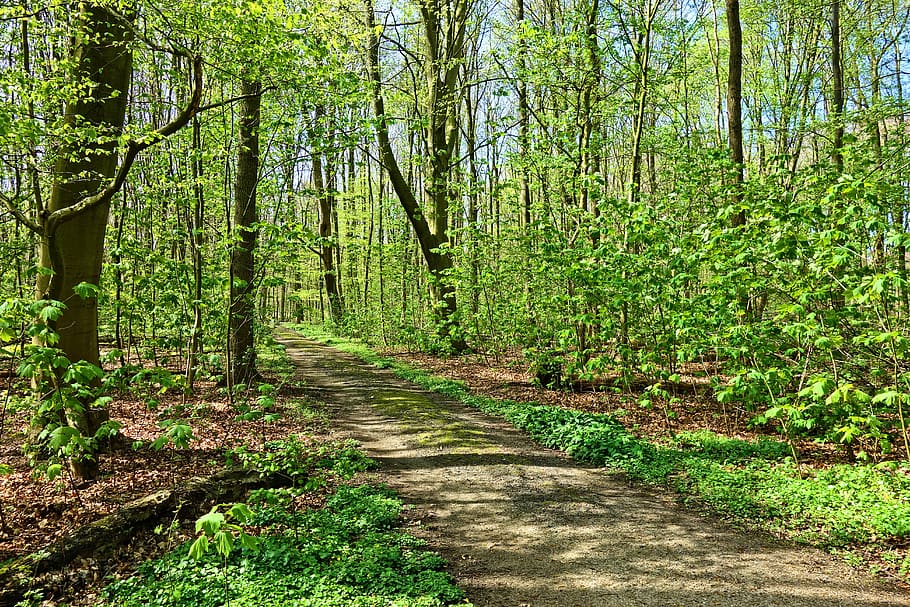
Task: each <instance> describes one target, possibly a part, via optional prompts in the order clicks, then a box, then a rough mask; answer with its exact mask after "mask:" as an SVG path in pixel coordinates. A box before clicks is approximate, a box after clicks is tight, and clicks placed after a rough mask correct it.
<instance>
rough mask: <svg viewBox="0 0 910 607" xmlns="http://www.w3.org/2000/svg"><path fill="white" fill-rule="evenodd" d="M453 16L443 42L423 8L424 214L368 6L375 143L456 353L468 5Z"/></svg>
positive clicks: (462, 0)
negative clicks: (393, 119) (458, 169)
mask: <svg viewBox="0 0 910 607" xmlns="http://www.w3.org/2000/svg"><path fill="white" fill-rule="evenodd" d="M454 4H455V5H454V7H453V13H454V14H452V15H451V17H450V21H449V22H448V24H447V25H448V28H449V29H450V30H451V31H450V32H449V34H450V36H449V37H448V38H447V39H446V40H441V39H440V37H439V36H440V33H441V32H442V31H443V30H444V29H445V28H443V27H442V23H441V22H440V15H441V12H440V7H439V5H438V3H437V2H429V3H427V4H425V5H421V20H422V22H423V32H424V36H425V48H426V51H427V54H428V56H427V58H426V59H425V63H424V71H425V75H426V78H427V86H428V87H429V94H428V101H427V108H428V109H427V112H426V114H427V115H426V117H425V118H426V121H427V126H426V131H425V143H426V146H427V150H428V153H427V155H428V159H427V163H428V165H429V170H428V172H427V178H426V180H425V182H424V192H425V196H424V202H425V207H426V208H425V209H424V208H422V207H421V204H420V203H419V202H418V200H417V197H416V196H415V194H414V190H413V189H412V187H411V185H410V184H409V183H408V182H407V181H406V180H405V178H404V176H403V175H402V174H401V169H400V168H399V165H398V161H397V160H396V159H395V154H394V151H393V150H392V143H391V140H390V138H389V131H388V125H387V123H386V113H385V100H384V98H383V95H382V88H381V77H380V68H379V40H378V37H377V35H376V27H375V23H374V17H373V7H372V4H371V3H370V2H369V1H368V2H367V4H366V11H365V12H366V31H367V35H368V36H369V38H368V47H369V48H368V52H367V66H366V68H367V78H368V80H369V82H370V84H371V85H372V87H373V112H374V114H375V116H376V119H377V125H376V139H377V142H378V144H379V158H380V162H381V163H382V166H383V168H384V169H385V170H386V172H387V173H388V176H389V181H391V183H392V187H393V188H394V189H395V193H396V194H397V195H398V199H399V201H400V202H401V205H402V207H403V209H404V211H405V215H406V216H407V218H408V221H409V222H410V224H411V226H412V227H413V229H414V233H415V235H416V237H417V243H418V245H419V247H420V252H421V253H422V255H423V259H424V261H425V262H426V264H427V269H428V270H429V273H430V281H429V282H430V293H431V296H432V299H433V302H434V305H433V311H434V316H435V319H436V325H437V330H438V332H439V334H440V336H442V337H443V338H445V339H447V340H449V341H450V344H451V346H452V347H453V348H454V349H455V350H456V351H461V350H464V349H465V347H466V345H465V343H464V341H463V338H462V337H460V335H459V331H458V330H457V316H456V314H457V304H456V299H455V287H454V286H453V285H452V283H451V279H450V277H449V274H450V270H451V269H452V267H453V259H452V254H451V252H450V251H449V250H448V248H447V247H446V246H445V245H448V244H449V237H448V228H449V225H448V220H449V199H450V195H451V188H450V185H449V170H450V166H449V165H450V163H451V159H452V156H453V152H454V149H455V143H456V141H457V137H458V123H457V121H456V114H457V112H456V109H457V97H456V94H455V93H456V87H457V85H458V76H459V73H460V71H461V69H462V59H463V58H464V35H465V24H466V18H467V6H468V5H467V2H466V0H455V3H454Z"/></svg>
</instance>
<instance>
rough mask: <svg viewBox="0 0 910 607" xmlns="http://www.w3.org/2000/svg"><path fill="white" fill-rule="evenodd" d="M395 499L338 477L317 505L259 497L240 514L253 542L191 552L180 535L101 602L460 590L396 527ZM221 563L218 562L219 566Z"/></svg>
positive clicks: (449, 596) (438, 596)
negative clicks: (262, 502)
mask: <svg viewBox="0 0 910 607" xmlns="http://www.w3.org/2000/svg"><path fill="white" fill-rule="evenodd" d="M401 509H402V504H401V501H400V500H399V499H398V498H397V497H395V495H394V494H393V493H392V492H391V491H389V490H388V489H384V488H381V487H371V486H366V485H365V486H360V487H352V486H348V485H343V486H341V487H339V488H338V490H337V492H336V493H335V494H334V495H333V496H331V497H330V498H329V499H328V501H327V503H326V505H325V507H324V508H322V509H319V510H308V511H303V512H295V511H293V510H292V509H290V508H289V507H288V505H287V504H285V503H279V504H276V505H267V506H265V507H263V508H261V509H259V510H257V511H255V514H254V515H253V516H252V518H251V519H250V520H249V521H248V523H249V524H250V525H253V526H261V529H262V534H261V535H260V537H259V541H258V543H257V546H256V548H255V549H253V550H250V549H246V548H240V549H239V550H235V551H233V552H232V553H231V555H230V557H229V558H228V559H227V563H226V565H225V564H222V562H221V561H220V559H219V558H218V556H217V555H215V554H212V555H207V556H206V557H204V558H203V559H202V560H199V561H196V560H193V559H192V558H189V555H188V552H189V548H190V544H189V543H187V544H185V545H183V546H182V547H180V548H179V549H177V550H176V551H174V552H172V553H170V554H168V555H166V556H165V557H163V558H161V559H157V560H154V561H150V562H148V563H145V564H144V565H142V566H140V568H139V570H138V571H137V573H136V575H135V576H133V577H131V578H129V579H126V580H122V581H118V582H115V583H114V584H111V585H110V586H108V588H107V589H106V591H105V597H106V603H105V604H106V605H117V606H119V607H140V606H142V607H146V606H150V605H155V606H160V607H170V606H174V607H178V606H179V607H183V606H187V607H189V606H193V607H221V606H222V605H225V604H227V603H226V597H225V593H224V590H223V588H221V587H220V586H219V584H218V583H216V582H213V580H216V579H218V578H219V577H220V576H221V575H225V576H226V577H227V579H229V581H230V598H229V600H230V601H231V604H234V605H256V606H258V607H270V606H275V607H279V606H280V607H311V606H313V607H315V606H319V607H349V606H351V607H380V606H382V607H438V606H442V605H448V604H452V603H454V602H457V601H459V600H461V599H462V597H463V594H462V591H461V590H460V589H459V588H457V587H456V586H455V585H454V584H453V583H452V581H451V579H450V577H449V576H448V574H446V573H445V572H444V571H442V567H443V565H444V564H445V563H444V561H443V560H442V559H441V558H440V557H439V556H437V555H436V554H434V553H432V552H428V551H426V550H425V549H424V544H423V541H422V540H419V539H417V538H414V537H412V536H409V535H407V534H405V533H402V532H401V531H400V530H398V529H397V528H396V527H397V522H398V516H399V514H400V512H401ZM222 567H224V572H223V573H222Z"/></svg>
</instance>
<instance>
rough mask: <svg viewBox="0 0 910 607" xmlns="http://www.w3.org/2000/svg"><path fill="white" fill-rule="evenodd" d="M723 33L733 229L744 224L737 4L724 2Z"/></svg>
mask: <svg viewBox="0 0 910 607" xmlns="http://www.w3.org/2000/svg"><path fill="white" fill-rule="evenodd" d="M727 32H728V35H729V37H730V58H729V64H728V75H727V136H728V138H729V145H730V160H731V161H732V162H733V165H734V166H733V171H734V173H733V184H732V186H733V194H732V196H731V202H732V204H733V216H732V218H731V223H732V225H733V226H734V227H738V226H743V225H745V224H746V212H745V210H743V208H742V202H743V181H744V179H745V173H744V168H743V161H744V154H743V110H742V105H743V94H742V82H743V30H742V24H741V22H740V18H739V0H727Z"/></svg>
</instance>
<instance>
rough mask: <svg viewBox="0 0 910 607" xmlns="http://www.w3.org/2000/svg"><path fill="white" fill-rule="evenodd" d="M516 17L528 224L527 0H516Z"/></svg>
mask: <svg viewBox="0 0 910 607" xmlns="http://www.w3.org/2000/svg"><path fill="white" fill-rule="evenodd" d="M515 19H516V21H517V23H518V162H519V168H518V207H519V209H521V213H522V219H523V220H524V224H525V226H528V225H530V223H531V186H530V178H529V174H528V156H529V151H530V150H529V148H530V143H531V142H530V130H531V129H530V124H531V120H530V114H531V113H530V111H529V106H528V78H527V74H526V72H527V54H528V43H527V40H526V39H525V37H526V36H527V32H525V0H515Z"/></svg>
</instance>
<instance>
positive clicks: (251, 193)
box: [229, 80, 262, 386]
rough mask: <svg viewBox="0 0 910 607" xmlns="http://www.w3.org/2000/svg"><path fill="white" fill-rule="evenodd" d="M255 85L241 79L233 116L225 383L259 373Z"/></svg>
mask: <svg viewBox="0 0 910 607" xmlns="http://www.w3.org/2000/svg"><path fill="white" fill-rule="evenodd" d="M261 90H262V87H261V84H260V83H259V82H258V81H257V82H252V81H247V80H244V81H242V82H241V85H240V93H241V95H242V96H243V99H242V101H241V102H240V118H239V120H238V130H239V141H238V146H239V149H238V152H237V171H236V175H235V178H234V213H233V215H234V218H233V223H234V230H235V238H236V242H235V243H234V245H233V247H232V249H231V305H230V314H229V335H230V349H231V364H230V369H229V380H230V385H232V386H233V385H236V384H245V385H247V386H249V385H250V383H251V382H253V381H255V380H256V379H257V378H258V377H259V374H258V372H257V370H256V344H255V341H254V328H255V319H256V313H255V312H256V311H255V307H256V298H255V293H256V289H255V285H254V278H255V277H254V271H255V266H254V255H253V254H254V251H255V249H256V236H257V230H256V227H255V224H256V220H257V214H256V186H257V183H258V180H259V115H260V105H261V100H262V97H261Z"/></svg>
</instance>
